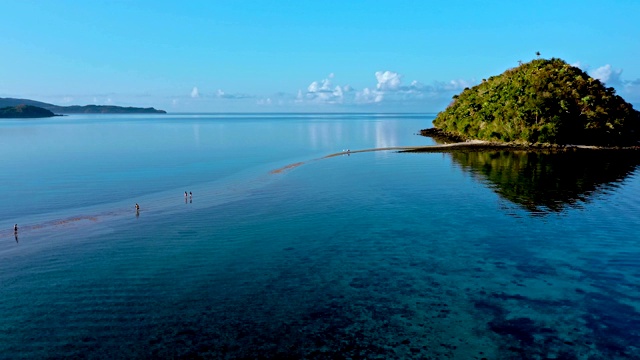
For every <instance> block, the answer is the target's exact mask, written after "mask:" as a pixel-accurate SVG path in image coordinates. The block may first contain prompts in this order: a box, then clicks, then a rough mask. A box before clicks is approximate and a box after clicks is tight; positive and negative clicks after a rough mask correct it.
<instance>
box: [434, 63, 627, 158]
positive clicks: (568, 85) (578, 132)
mask: <svg viewBox="0 0 640 360" xmlns="http://www.w3.org/2000/svg"><path fill="white" fill-rule="evenodd" d="M433 125H434V127H435V128H437V129H440V130H443V131H444V132H445V133H448V134H451V135H455V136H458V137H461V138H463V139H482V140H490V141H504V142H520V143H550V144H580V145H608V146H629V145H638V141H639V140H640V113H639V112H638V111H636V110H634V109H633V106H632V105H631V104H629V103H627V102H626V101H624V99H622V98H621V97H620V96H618V95H616V94H615V90H614V89H613V88H611V87H605V86H604V85H603V84H602V83H601V82H600V81H599V80H597V79H594V78H592V77H590V76H589V75H588V74H586V73H585V72H584V71H582V70H580V69H579V68H577V67H573V66H571V65H569V64H567V63H566V62H564V61H563V60H560V59H550V60H546V59H537V60H533V61H531V62H529V63H525V64H522V65H520V66H518V67H517V68H513V69H509V70H507V71H505V72H504V73H503V74H501V75H498V76H493V77H491V78H489V79H487V80H483V82H482V83H481V84H479V85H476V86H474V87H472V88H466V89H465V90H464V91H462V93H460V94H459V95H456V96H454V98H453V102H452V103H451V105H449V107H447V109H446V110H444V111H442V112H441V113H439V114H438V115H437V117H436V119H435V120H434V121H433Z"/></svg>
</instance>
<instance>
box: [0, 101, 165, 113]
mask: <svg viewBox="0 0 640 360" xmlns="http://www.w3.org/2000/svg"><path fill="white" fill-rule="evenodd" d="M18 105H31V106H37V107H41V108H43V109H47V110H49V111H51V112H54V113H56V114H166V113H167V112H166V111H164V110H156V109H154V108H152V107H150V108H139V107H122V106H113V105H84V106H80V105H73V106H58V105H53V104H47V103H44V102H40V101H35V100H29V99H14V98H0V107H8V106H18Z"/></svg>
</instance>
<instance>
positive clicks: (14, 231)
mask: <svg viewBox="0 0 640 360" xmlns="http://www.w3.org/2000/svg"><path fill="white" fill-rule="evenodd" d="M13 233H14V234H17V233H18V224H15V225H13Z"/></svg>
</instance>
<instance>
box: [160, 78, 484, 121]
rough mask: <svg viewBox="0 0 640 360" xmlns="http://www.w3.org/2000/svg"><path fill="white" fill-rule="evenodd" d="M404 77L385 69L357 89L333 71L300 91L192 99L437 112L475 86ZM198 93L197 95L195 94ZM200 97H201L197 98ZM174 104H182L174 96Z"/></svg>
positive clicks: (219, 93) (218, 93) (195, 90)
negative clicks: (430, 81) (425, 81)
mask: <svg viewBox="0 0 640 360" xmlns="http://www.w3.org/2000/svg"><path fill="white" fill-rule="evenodd" d="M403 78H404V76H403V75H402V74H400V73H398V72H395V71H390V70H384V71H377V72H375V73H374V74H373V77H372V80H373V79H375V82H374V81H372V82H371V85H369V86H366V87H363V88H361V89H356V88H354V87H353V86H351V85H350V84H348V83H345V84H339V83H336V76H335V74H334V73H330V74H328V75H327V77H326V78H324V79H322V80H313V81H311V82H310V83H309V84H308V85H307V86H306V88H301V89H298V90H297V92H296V93H292V92H279V93H275V94H271V95H268V96H257V95H248V94H228V93H226V92H225V91H223V90H221V89H218V90H217V91H216V92H215V95H211V96H207V95H204V94H203V93H202V92H200V91H199V90H198V89H199V88H198V87H194V88H193V90H192V91H191V96H190V98H191V99H190V100H198V101H201V102H211V103H214V102H215V103H219V102H220V101H223V100H252V102H253V104H252V105H255V106H258V107H260V108H269V107H276V106H277V107H280V108H291V109H296V110H304V109H306V108H311V109H315V110H318V109H320V110H321V109H325V110H332V109H335V110H349V109H356V110H362V111H366V110H367V109H395V110H396V111H401V110H411V111H437V110H438V109H441V108H443V107H444V106H446V105H447V104H448V103H449V102H450V101H451V98H452V96H453V95H455V94H457V93H459V92H460V91H462V90H463V89H464V88H465V87H470V86H473V85H474V84H475V83H476V82H475V80H463V79H457V80H451V81H448V82H439V81H434V82H433V83H432V84H430V85H424V84H423V83H421V82H419V81H417V80H412V81H411V82H409V83H408V84H405V82H404V79H403ZM194 93H195V94H196V96H194ZM196 98H197V99H196ZM173 103H174V104H177V103H180V101H179V99H174V101H173Z"/></svg>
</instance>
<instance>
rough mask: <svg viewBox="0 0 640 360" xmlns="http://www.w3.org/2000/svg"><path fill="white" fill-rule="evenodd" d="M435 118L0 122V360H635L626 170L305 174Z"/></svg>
mask: <svg viewBox="0 0 640 360" xmlns="http://www.w3.org/2000/svg"><path fill="white" fill-rule="evenodd" d="M432 118H433V117H432V116H430V115H412V116H400V115H384V116H374V115H322V116H319V115H295V116H294V115H286V116H285V115H269V116H258V115H242V116H238V115H236V116H228V115H215V116H214V115H197V116H196V115H171V116H167V117H160V118H154V117H134V118H128V117H91V116H87V117H77V118H76V117H69V118H63V119H55V120H46V121H43V122H28V123H25V122H19V121H15V122H7V123H2V124H0V133H1V134H2V135H0V139H1V140H2V141H1V142H0V143H1V144H2V145H0V146H2V148H1V150H2V151H3V153H4V154H9V155H8V156H5V157H3V158H2V160H0V161H2V163H0V165H2V166H3V168H14V169H15V171H13V172H12V173H11V174H7V173H4V172H3V174H2V175H0V176H2V179H1V180H2V183H3V184H11V186H9V187H6V186H5V187H3V188H2V190H1V191H2V196H3V198H4V199H7V200H6V201H5V206H3V207H2V209H1V210H0V214H1V215H2V217H0V222H1V223H2V226H3V228H6V229H9V230H7V231H5V232H1V233H0V318H2V319H3V320H2V322H0V357H2V358H11V359H14V358H60V357H80V358H84V357H88V358H147V357H162V358H165V357H171V358H176V357H178V358H180V357H186V358H198V357H201V358H282V357H289V358H340V357H344V358H381V359H382V358H384V359H388V358H459V359H473V358H477V359H481V358H487V359H511V358H532V359H537V358H564V359H587V358H595V359H598V358H607V359H616V358H618V359H625V358H634V357H638V354H640V349H638V347H637V346H638V345H637V344H638V343H640V333H639V332H640V330H639V329H640V327H639V326H638V324H640V286H639V285H638V284H640V261H639V260H638V259H640V226H639V225H640V220H638V219H639V217H638V215H639V214H640V205H639V204H638V201H637V198H638V194H640V177H639V173H638V170H637V164H638V161H637V160H635V159H634V156H629V155H628V154H627V155H626V156H617V154H612V155H611V156H610V155H602V154H600V155H595V154H586V155H583V154H568V155H567V154H565V155H560V156H554V155H548V154H517V153H503V152H468V153H463V152H459V153H455V154H449V153H397V152H392V151H384V152H367V153H357V154H351V155H342V156H338V157H332V158H327V159H322V160H314V159H319V158H321V157H323V156H325V155H327V154H331V153H334V152H339V151H341V150H342V149H344V148H350V149H352V150H356V149H362V148H371V147H383V146H394V145H398V146H399V145H426V144H431V143H432V142H431V140H430V139H427V138H422V137H419V136H416V135H414V133H415V132H417V131H418V130H419V129H420V128H423V127H427V126H429V124H430V121H431V119H432ZM69 139H76V140H77V141H69ZM29 144H31V145H29ZM34 144H35V145H34ZM30 146H33V147H37V148H39V151H36V150H35V149H31V148H30ZM298 162H303V164H302V165H300V166H298V167H294V168H291V169H289V170H287V171H284V172H282V173H277V174H272V173H271V171H272V170H275V169H281V168H283V167H285V166H286V165H289V164H295V163H298ZM184 191H193V193H194V197H193V200H192V201H187V202H186V203H185V200H184V197H183V195H182V194H183V193H184ZM135 202H138V203H140V205H141V211H140V213H139V214H138V216H136V215H135V212H134V210H133V203H135ZM14 222H18V223H19V224H20V226H21V230H20V232H19V236H18V238H17V239H15V238H14V235H13V233H12V232H11V231H10V228H11V226H12V225H13V223H14ZM16 240H17V241H16Z"/></svg>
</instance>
